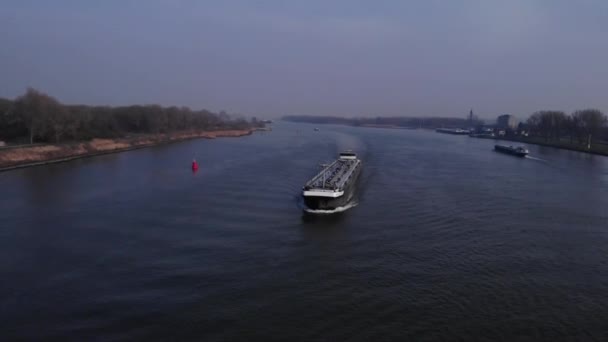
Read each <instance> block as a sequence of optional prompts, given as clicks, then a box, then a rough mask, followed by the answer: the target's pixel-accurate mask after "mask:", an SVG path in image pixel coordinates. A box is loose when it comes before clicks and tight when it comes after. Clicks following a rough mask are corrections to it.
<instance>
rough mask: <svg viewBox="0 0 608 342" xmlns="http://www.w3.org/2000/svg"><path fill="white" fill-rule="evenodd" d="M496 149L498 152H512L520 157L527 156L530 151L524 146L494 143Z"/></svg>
mask: <svg viewBox="0 0 608 342" xmlns="http://www.w3.org/2000/svg"><path fill="white" fill-rule="evenodd" d="M494 150H495V151H496V152H501V153H506V154H512V155H514V156H518V157H525V156H527V155H528V153H530V152H529V151H528V149H526V148H525V147H523V146H518V147H513V146H505V145H494Z"/></svg>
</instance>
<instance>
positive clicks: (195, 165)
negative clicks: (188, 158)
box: [192, 159, 198, 171]
mask: <svg viewBox="0 0 608 342" xmlns="http://www.w3.org/2000/svg"><path fill="white" fill-rule="evenodd" d="M196 170H198V164H197V163H196V160H195V159H192V171H196Z"/></svg>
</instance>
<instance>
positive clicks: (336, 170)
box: [306, 159, 360, 190]
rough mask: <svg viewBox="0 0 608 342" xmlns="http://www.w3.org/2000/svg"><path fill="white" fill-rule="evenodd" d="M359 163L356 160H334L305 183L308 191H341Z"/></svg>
mask: <svg viewBox="0 0 608 342" xmlns="http://www.w3.org/2000/svg"><path fill="white" fill-rule="evenodd" d="M359 163H360V161H359V160H357V159H352V160H341V159H339V160H336V161H334V162H333V163H331V164H330V165H329V166H327V167H326V168H325V169H323V170H322V171H321V172H319V174H317V175H316V176H315V177H314V178H313V179H311V180H310V181H309V182H308V183H306V187H307V188H309V189H336V190H337V189H342V188H343V187H344V185H345V184H346V182H347V181H348V179H349V177H350V175H351V174H352V173H353V171H354V170H355V168H356V167H357V165H358V164H359Z"/></svg>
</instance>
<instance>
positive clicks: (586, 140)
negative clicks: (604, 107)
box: [526, 109, 608, 145]
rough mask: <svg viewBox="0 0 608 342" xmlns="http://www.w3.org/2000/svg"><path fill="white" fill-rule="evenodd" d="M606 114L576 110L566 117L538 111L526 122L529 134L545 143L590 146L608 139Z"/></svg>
mask: <svg viewBox="0 0 608 342" xmlns="http://www.w3.org/2000/svg"><path fill="white" fill-rule="evenodd" d="M607 122H608V120H607V117H606V114H604V113H602V112H601V111H599V110H597V109H585V110H578V111H575V112H574V113H572V114H570V115H568V114H566V113H564V112H561V111H538V112H536V113H534V114H532V115H531V116H530V117H529V118H528V120H527V121H526V126H527V129H528V130H529V134H530V135H533V136H538V137H542V138H544V139H545V141H562V140H564V139H566V140H569V141H570V143H575V142H576V143H578V144H585V145H586V144H591V143H593V142H597V141H600V140H606V139H607V138H608V136H607V134H608V129H607V127H606V124H607Z"/></svg>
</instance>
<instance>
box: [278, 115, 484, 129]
mask: <svg viewBox="0 0 608 342" xmlns="http://www.w3.org/2000/svg"><path fill="white" fill-rule="evenodd" d="M283 120H286V121H293V122H307V123H318V124H342V125H353V126H365V125H378V126H397V127H411V128H439V127H445V128H461V127H473V126H476V125H478V124H479V123H480V121H479V120H477V119H476V118H475V119H474V120H473V122H471V120H469V119H462V118H441V117H432V118H417V117H374V118H369V117H368V118H343V117H335V116H310V115H290V116H284V117H283Z"/></svg>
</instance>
